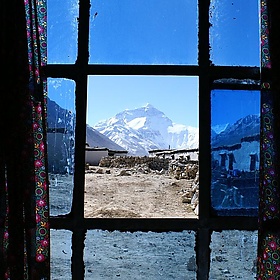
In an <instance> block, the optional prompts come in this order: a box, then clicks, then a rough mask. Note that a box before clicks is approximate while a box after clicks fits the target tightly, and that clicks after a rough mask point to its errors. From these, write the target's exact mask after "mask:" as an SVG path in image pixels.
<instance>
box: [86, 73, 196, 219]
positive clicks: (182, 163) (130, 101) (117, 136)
mask: <svg viewBox="0 0 280 280" xmlns="http://www.w3.org/2000/svg"><path fill="white" fill-rule="evenodd" d="M104 101H105V102H106V104H105V103H104ZM87 123H88V125H87V147H86V166H87V170H86V175H85V178H86V186H85V188H86V191H85V216H86V217H190V218H195V217H197V216H196V215H195V214H194V212H195V213H197V210H198V208H197V209H196V211H194V210H195V208H196V206H197V204H198V188H199V187H198V185H199V175H198V127H197V126H198V78H197V77H166V76H165V77H160V76H157V77H153V76H90V77H89V78H88V110H87Z"/></svg>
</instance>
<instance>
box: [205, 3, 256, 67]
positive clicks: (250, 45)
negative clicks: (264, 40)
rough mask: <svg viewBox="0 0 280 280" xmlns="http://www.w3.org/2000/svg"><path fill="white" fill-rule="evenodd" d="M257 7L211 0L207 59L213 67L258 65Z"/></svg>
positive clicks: (254, 4) (251, 4) (248, 4)
mask: <svg viewBox="0 0 280 280" xmlns="http://www.w3.org/2000/svg"><path fill="white" fill-rule="evenodd" d="M258 4H259V1H258V0H247V1H244V0H232V1H222V0H211V5H210V23H211V28H210V45H211V49H210V59H211V60H212V62H213V64H215V65H233V66H234V65H236V66H259V65H260V35H259V29H260V26H259V7H258Z"/></svg>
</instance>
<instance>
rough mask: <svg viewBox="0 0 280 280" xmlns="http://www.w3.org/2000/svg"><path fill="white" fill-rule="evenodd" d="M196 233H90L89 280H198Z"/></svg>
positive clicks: (87, 240)
mask: <svg viewBox="0 0 280 280" xmlns="http://www.w3.org/2000/svg"><path fill="white" fill-rule="evenodd" d="M194 246H195V234H194V232H187V231H183V232H164V233H155V232H147V233H144V232H134V233H129V232H118V231H114V232H108V231H101V230H91V231H88V233H87V235H86V241H85V251H84V257H85V258H84V259H85V279H88V280H91V279H100V280H101V279H102V280H105V279H108V280H112V279H133V280H140V279H141V280H143V279H154V280H160V279H164V280H165V279H166V280H168V279H178V280H181V279H188V280H194V279H196V260H195V251H194Z"/></svg>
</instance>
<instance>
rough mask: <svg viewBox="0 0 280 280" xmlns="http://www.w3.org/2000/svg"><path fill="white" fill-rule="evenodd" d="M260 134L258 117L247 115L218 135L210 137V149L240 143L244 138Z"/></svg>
mask: <svg viewBox="0 0 280 280" xmlns="http://www.w3.org/2000/svg"><path fill="white" fill-rule="evenodd" d="M259 134H260V116H259V115H248V116H246V117H244V118H241V119H239V120H237V121H236V122H235V123H234V124H231V125H228V126H227V127H226V129H225V130H223V131H222V132H221V133H219V134H216V135H215V134H214V135H212V141H211V142H212V147H218V146H228V145H234V144H238V143H240V142H241V139H242V138H244V137H251V136H255V135H259Z"/></svg>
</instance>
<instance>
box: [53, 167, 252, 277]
mask: <svg viewBox="0 0 280 280" xmlns="http://www.w3.org/2000/svg"><path fill="white" fill-rule="evenodd" d="M85 176H86V187H85V216H86V217H103V218H106V217H189V218H197V216H196V215H195V214H194V211H193V209H192V208H191V205H190V204H188V203H183V202H182V194H183V192H184V191H185V189H186V188H187V187H188V186H190V185H191V184H192V181H191V180H186V179H180V180H177V179H175V178H173V177H171V176H168V175H165V174H159V173H157V172H150V173H148V174H144V173H142V172H136V171H135V170H134V169H130V170H129V169H118V168H101V167H94V168H93V167H91V168H90V170H87V171H86V175H85ZM72 181H73V178H72V176H57V175H52V176H51V183H52V187H51V195H50V198H51V212H52V215H56V214H63V213H67V212H68V211H69V210H70V209H71V197H72V188H73V182H72ZM195 238H196V233H195V232H194V231H183V232H163V233H156V232H133V233H130V232H119V231H113V232H109V231H104V230H89V231H87V234H86V239H85V248H84V262H85V279H86V280H91V279H98V280H112V279H123V280H127V279H135V280H146V279H151V280H165V279H166V280H167V279H178V280H181V279H184V280H185V279H186V280H194V279H196V264H195V244H196V243H195ZM71 240H72V233H71V231H67V230H51V274H52V277H51V279H52V280H62V279H63V280H64V279H69V280H70V279H72V277H71V256H72V249H71V246H72V243H71ZM256 246H257V232H256V231H255V232H249V231H248V232H246V231H222V232H213V234H212V236H211V244H210V247H211V269H210V275H209V279H210V280H225V279H244V280H251V279H255V273H256V267H255V259H256V251H257V248H256Z"/></svg>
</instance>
